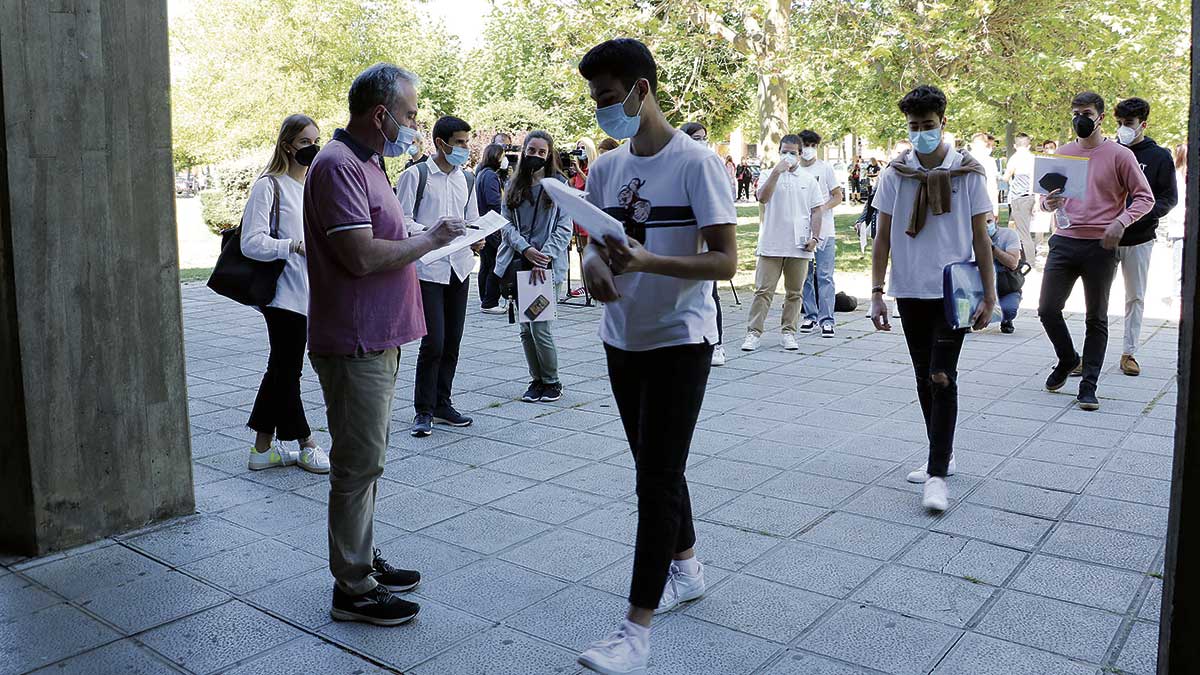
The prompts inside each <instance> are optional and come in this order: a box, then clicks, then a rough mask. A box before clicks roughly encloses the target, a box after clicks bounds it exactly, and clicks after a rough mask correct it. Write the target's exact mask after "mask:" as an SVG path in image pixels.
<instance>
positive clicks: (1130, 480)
mask: <svg viewBox="0 0 1200 675" xmlns="http://www.w3.org/2000/svg"><path fill="white" fill-rule="evenodd" d="M1083 494H1085V495H1091V496H1095V497H1104V498H1106V499H1120V500H1122V501H1127V502H1134V503H1136V504H1148V505H1150V506H1161V507H1164V508H1165V507H1168V506H1170V503H1171V483H1170V481H1165V480H1157V479H1154V478H1145V477H1143V476H1131V475H1129V474H1123V473H1114V472H1110V471H1107V470H1105V471H1101V472H1100V473H1099V474H1097V475H1096V477H1095V478H1093V479H1092V482H1091V483H1088V486H1087V487H1086V488H1084V490H1083Z"/></svg>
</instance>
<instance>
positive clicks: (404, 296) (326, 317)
mask: <svg viewBox="0 0 1200 675" xmlns="http://www.w3.org/2000/svg"><path fill="white" fill-rule="evenodd" d="M381 162H382V160H381V159H380V157H379V155H378V154H376V153H375V151H374V150H371V149H370V148H366V147H363V146H362V145H361V144H359V143H358V142H357V141H355V140H354V139H353V138H352V137H351V136H350V134H348V133H346V131H345V130H343V129H338V130H337V131H336V132H334V134H333V140H332V141H330V142H329V143H328V144H326V145H325V147H323V148H321V151H320V152H319V153H317V157H316V159H314V160H313V163H312V166H310V167H309V168H308V177H307V179H306V180H305V184H304V248H305V254H306V255H307V257H308V280H309V286H310V293H309V300H308V348H309V351H311V352H312V353H313V354H317V355H346V354H354V353H357V352H359V351H364V352H373V351H379V350H381V349H390V348H392V347H399V346H400V345H403V344H405V343H408V342H412V341H413V340H416V339H417V338H420V337H423V336H424V335H425V312H424V310H423V308H422V306H421V287H420V285H419V284H418V283H417V271H416V268H415V267H413V266H412V265H406V266H405V267H404V268H402V269H399V270H394V271H390V272H376V273H374V274H368V275H367V276H364V277H354V276H352V275H351V274H350V273H349V272H347V271H346V269H345V268H344V267H343V266H342V264H341V263H340V262H338V259H337V257H336V256H335V253H334V251H333V246H332V244H331V242H330V238H332V237H339V236H345V234H344V233H346V232H349V231H351V230H356V229H367V228H370V229H371V232H372V234H373V236H374V238H375V239H388V240H391V241H399V240H401V239H407V238H408V228H406V227H405V225H404V212H403V209H402V208H401V207H400V202H399V200H397V199H396V195H395V193H394V192H392V187H391V185H390V184H389V183H388V178H387V175H386V174H385V173H384V172H383V167H382V166H381Z"/></svg>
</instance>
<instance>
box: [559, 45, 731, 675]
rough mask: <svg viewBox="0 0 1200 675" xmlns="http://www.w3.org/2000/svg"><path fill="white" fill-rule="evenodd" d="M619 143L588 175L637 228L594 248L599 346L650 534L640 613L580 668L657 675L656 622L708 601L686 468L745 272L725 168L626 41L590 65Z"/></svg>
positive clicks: (591, 267) (587, 75)
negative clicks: (662, 103) (675, 121)
mask: <svg viewBox="0 0 1200 675" xmlns="http://www.w3.org/2000/svg"><path fill="white" fill-rule="evenodd" d="M579 73H580V74H581V75H582V76H583V78H584V79H585V80H587V81H588V87H589V89H590V91H591V97H592V99H593V100H594V101H595V102H596V106H597V108H598V109H597V110H596V121H597V122H598V123H599V125H600V128H601V129H602V130H604V132H605V133H606V134H608V135H609V136H611V137H613V138H615V139H618V140H623V139H626V138H628V139H630V140H629V142H628V143H626V144H624V145H622V146H621V147H619V148H618V149H616V150H613V151H611V152H608V153H605V154H604V155H601V156H600V157H599V158H598V159H597V160H596V161H595V163H593V164H592V166H591V168H590V170H589V173H588V200H589V201H591V202H592V203H593V204H595V205H596V206H598V207H600V208H601V209H604V210H605V211H606V212H607V213H609V214H610V215H612V216H613V217H614V218H616V219H617V220H620V221H621V222H622V223H623V224H624V225H625V234H626V237H624V238H623V240H621V241H614V240H612V239H607V238H606V239H605V241H597V240H596V238H593V239H592V241H591V243H590V244H589V246H588V249H587V252H586V254H585V258H584V270H583V274H584V279H585V280H586V282H587V285H588V288H589V289H590V290H591V293H592V296H593V297H595V298H596V299H597V300H599V301H600V302H602V303H604V317H603V320H602V321H601V324H600V338H601V339H602V340H603V341H604V349H605V352H606V354H607V356H608V376H609V380H610V381H611V383H612V389H613V396H614V398H616V401H617V408H618V410H619V411H620V413H621V421H622V423H623V424H624V426H625V435H626V437H627V438H628V439H629V446H630V449H631V450H632V452H633V457H634V463H635V466H636V470H637V495H638V528H637V541H636V548H635V552H634V559H633V579H632V583H631V585H630V592H629V611H628V614H627V617H626V620H625V621H624V623H622V625H621V627H620V629H619V630H618V631H617V632H616V633H615V634H613V635H612V636H610V637H609V638H608V639H607V640H603V641H601V642H597V643H596V644H594V645H592V647H590V648H589V649H587V650H586V651H584V652H583V653H582V654H580V656H579V663H580V664H581V665H583V666H585V667H587V668H589V669H591V670H593V671H596V672H600V673H608V674H613V673H622V674H627V673H645V672H646V663H647V661H648V660H649V657H650V620H651V618H652V617H653V616H654V614H656V613H661V612H664V611H668V610H671V609H673V608H674V607H676V606H677V605H678V604H680V603H682V602H686V601H689V600H694V599H696V598H698V597H700V595H702V594H703V593H704V573H703V569H702V567H701V566H700V563H699V561H698V560H697V559H696V556H695V552H694V550H693V546H694V545H695V541H696V533H695V530H694V529H693V525H692V512H691V501H690V499H689V497H688V489H687V482H686V480H685V479H684V468H685V467H686V465H687V456H688V448H689V445H690V444H691V439H692V432H693V430H694V429H695V426H696V420H697V418H698V416H699V413H700V405H701V403H702V402H703V400H704V388H705V385H706V384H707V382H708V372H709V368H710V364H711V361H712V352H713V345H714V344H715V343H716V342H717V321H716V318H717V309H716V306H715V304H714V303H713V299H712V293H711V290H712V288H711V285H712V282H713V281H715V280H722V279H729V278H731V277H732V276H733V274H734V271H735V270H736V268H737V244H736V241H735V237H734V227H735V223H736V222H737V215H736V212H735V211H734V207H733V199H732V195H731V194H730V191H729V179H728V176H727V175H726V174H725V170H724V167H723V166H722V165H721V160H720V158H718V157H717V155H716V154H715V153H713V152H711V151H710V150H708V149H707V148H705V147H703V146H701V145H700V144H699V143H696V142H695V141H693V140H691V138H689V137H688V136H687V135H686V134H684V133H683V132H681V131H677V130H675V129H674V128H672V127H671V125H670V124H668V123H667V120H666V118H665V117H664V116H663V114H662V111H661V110H660V109H659V107H658V101H657V99H656V92H657V90H658V76H657V67H656V66H655V63H654V57H653V56H652V55H651V54H650V50H649V49H647V48H646V46H645V45H644V44H642V43H641V42H638V41H637V40H632V39H628V38H622V39H618V40H610V41H608V42H604V43H601V44H599V45H597V46H596V47H594V48H592V50H591V51H589V52H588V53H587V55H586V56H584V57H583V60H582V61H580V63H579Z"/></svg>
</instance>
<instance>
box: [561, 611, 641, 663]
mask: <svg viewBox="0 0 1200 675" xmlns="http://www.w3.org/2000/svg"><path fill="white" fill-rule="evenodd" d="M633 630H634V627H631V626H629V621H628V620H625V621H624V622H623V623H622V624H621V627H620V628H619V629H617V632H615V633H613V634H612V635H610V636H608V637H607V638H605V639H603V640H601V641H599V642H596V643H593V644H592V646H591V647H588V648H587V649H586V650H584V651H583V653H582V654H580V655H579V658H578V659H576V662H577V663H579V665H581V666H583V667H584V668H587V669H588V670H591V671H594V672H597V673H603V675H646V664H647V663H649V661H650V643H649V640H648V639H645V638H642V639H639V638H637V637H634V636H633V635H631V634H630V633H632V632H633ZM646 630H648V629H646Z"/></svg>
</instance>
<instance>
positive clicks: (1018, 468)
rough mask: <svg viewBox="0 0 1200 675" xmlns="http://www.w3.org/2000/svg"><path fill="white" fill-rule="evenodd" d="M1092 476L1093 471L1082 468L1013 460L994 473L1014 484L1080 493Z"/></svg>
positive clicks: (1027, 460)
mask: <svg viewBox="0 0 1200 675" xmlns="http://www.w3.org/2000/svg"><path fill="white" fill-rule="evenodd" d="M1094 474H1095V471H1093V470H1092V469H1087V468H1083V467H1075V466H1065V465H1062V464H1055V463H1052V462H1041V461H1037V460H1032V459H1020V458H1013V459H1010V460H1008V461H1007V462H1005V463H1004V465H1003V466H1002V467H1001V468H1000V469H999V470H998V471H996V473H995V476H996V477H997V478H1002V479H1004V480H1007V481H1012V482H1014V483H1024V484H1026V485H1036V486H1037V487H1043V488H1047V489H1049V490H1060V491H1064V492H1080V491H1081V490H1083V486H1084V485H1087V482H1088V481H1089V480H1091V478H1092V476H1093V475H1094Z"/></svg>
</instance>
